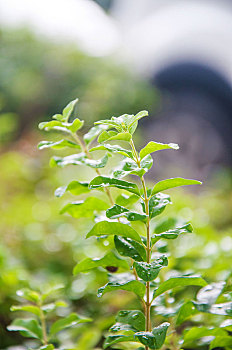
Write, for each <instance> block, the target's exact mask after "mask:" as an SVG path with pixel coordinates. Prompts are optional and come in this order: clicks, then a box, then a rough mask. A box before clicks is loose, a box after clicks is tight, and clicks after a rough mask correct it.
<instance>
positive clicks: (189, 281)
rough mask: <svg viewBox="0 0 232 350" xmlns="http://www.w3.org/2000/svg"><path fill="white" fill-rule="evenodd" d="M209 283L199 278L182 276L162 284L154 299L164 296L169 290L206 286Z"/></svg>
mask: <svg viewBox="0 0 232 350" xmlns="http://www.w3.org/2000/svg"><path fill="white" fill-rule="evenodd" d="M206 285H207V283H206V282H205V280H203V278H201V277H199V276H180V277H171V278H169V279H168V280H167V281H165V282H163V283H161V284H160V286H159V287H158V289H156V291H155V292H154V298H156V297H158V296H159V295H161V294H163V293H164V292H166V291H167V290H170V289H173V288H176V287H186V286H202V287H204V286H206Z"/></svg>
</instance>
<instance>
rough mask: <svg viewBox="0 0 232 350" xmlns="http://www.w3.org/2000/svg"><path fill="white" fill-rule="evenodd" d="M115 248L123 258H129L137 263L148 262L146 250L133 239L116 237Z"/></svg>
mask: <svg viewBox="0 0 232 350" xmlns="http://www.w3.org/2000/svg"><path fill="white" fill-rule="evenodd" d="M114 244H115V248H116V249H117V251H118V252H119V254H120V255H122V256H128V257H130V258H132V259H133V260H135V261H146V258H147V255H146V249H145V248H144V246H142V245H141V244H140V243H138V242H136V241H134V240H133V239H131V238H126V237H120V236H116V235H115V236H114Z"/></svg>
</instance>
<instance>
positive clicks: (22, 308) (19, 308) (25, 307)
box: [10, 305, 40, 316]
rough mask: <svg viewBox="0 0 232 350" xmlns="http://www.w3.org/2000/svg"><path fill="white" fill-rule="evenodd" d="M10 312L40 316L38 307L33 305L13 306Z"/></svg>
mask: <svg viewBox="0 0 232 350" xmlns="http://www.w3.org/2000/svg"><path fill="white" fill-rule="evenodd" d="M10 311H26V312H30V313H32V314H34V315H36V316H40V309H39V307H38V306H34V305H13V306H11V308H10Z"/></svg>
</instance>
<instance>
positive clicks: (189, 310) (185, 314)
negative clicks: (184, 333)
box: [176, 300, 198, 326]
mask: <svg viewBox="0 0 232 350" xmlns="http://www.w3.org/2000/svg"><path fill="white" fill-rule="evenodd" d="M197 313H198V311H197V310H196V308H195V307H194V304H193V303H192V301H190V300H189V301H187V302H186V303H184V304H183V305H182V306H181V308H180V309H179V311H178V314H177V320H176V325H177V326H179V325H180V324H182V323H183V322H184V321H186V320H187V319H188V318H189V317H191V316H193V315H195V314H197Z"/></svg>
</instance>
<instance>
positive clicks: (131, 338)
mask: <svg viewBox="0 0 232 350" xmlns="http://www.w3.org/2000/svg"><path fill="white" fill-rule="evenodd" d="M75 103H76V102H72V103H71V105H68V106H67V109H66V108H65V109H64V111H66V110H67V111H68V112H67V113H66V112H64V111H63V114H62V115H63V117H62V115H58V117H57V116H55V117H54V118H55V119H56V122H55V123H54V121H53V122H44V123H42V124H40V127H41V128H45V129H47V130H49V129H52V128H54V129H55V130H56V131H58V132H61V133H63V132H64V131H65V132H66V133H67V134H68V135H69V139H67V140H66V141H67V142H65V145H68V144H69V142H71V143H72V144H71V147H70V148H71V149H73V150H76V151H79V153H76V154H71V155H69V156H66V157H64V158H61V157H53V158H52V161H51V165H59V166H61V167H65V166H66V165H69V164H72V165H80V166H83V165H85V166H90V167H92V168H94V169H95V171H96V175H97V176H95V177H94V178H93V179H92V180H91V181H90V182H89V183H88V182H84V183H82V182H80V181H79V180H74V181H72V182H71V183H70V184H69V185H67V186H64V187H61V188H59V189H58V190H57V191H56V195H57V196H62V195H63V194H64V193H65V192H67V191H70V192H71V193H72V194H73V195H79V194H83V195H85V196H86V198H85V199H83V200H81V201H78V202H72V203H70V204H67V205H66V206H65V207H64V209H63V210H62V213H64V212H68V213H69V214H70V215H71V216H73V217H75V218H80V217H88V216H90V217H92V219H94V220H95V223H94V225H93V226H92V228H91V229H90V230H89V231H88V233H87V236H86V238H89V237H94V236H95V237H97V239H98V240H99V242H101V241H104V240H108V242H110V245H112V240H111V239H110V237H111V236H114V245H115V248H116V250H117V252H118V253H119V254H120V255H121V256H122V257H125V258H126V259H127V261H126V260H123V259H120V258H119V257H118V256H116V255H115V254H114V253H113V252H112V251H108V252H107V253H106V255H104V256H103V257H102V258H94V259H92V258H86V259H84V260H83V261H80V262H79V263H78V264H77V265H76V267H75V268H74V274H75V275H76V274H78V273H81V272H89V271H91V270H92V269H97V268H99V267H100V268H103V269H106V270H108V271H109V272H111V274H109V276H108V278H109V282H108V283H106V284H105V285H104V286H103V287H100V288H99V289H98V296H99V297H102V296H103V295H105V294H106V293H108V292H113V293H115V292H116V291H118V290H122V291H126V292H133V293H134V294H135V295H137V296H138V297H139V300H140V301H141V303H142V305H143V307H144V313H142V311H140V310H137V311H121V312H119V313H118V316H117V317H116V324H115V325H114V326H113V327H111V331H113V332H117V333H118V332H119V334H117V335H113V336H112V335H109V336H108V337H107V338H106V340H105V343H104V348H107V347H111V346H113V345H114V344H118V343H127V342H129V343H131V344H134V343H140V344H141V345H142V346H145V350H147V349H160V348H161V347H162V346H163V344H164V343H165V342H166V343H167V347H170V348H172V349H174V347H172V346H173V345H170V344H176V345H175V346H176V347H175V349H179V348H180V347H179V346H177V343H179V341H180V340H181V339H179V340H178V338H177V337H178V336H177V334H176V333H175V332H174V331H173V329H174V328H175V325H179V324H182V323H183V322H184V321H185V320H186V319H188V318H190V317H192V316H194V315H195V314H196V313H198V311H200V312H208V313H216V314H221V315H222V314H223V315H225V314H226V315H230V310H231V302H230V301H228V302H222V303H221V304H214V302H215V300H216V299H217V297H218V296H219V295H220V293H221V291H222V289H221V287H220V286H221V284H220V286H219V285H218V284H217V285H215V286H212V287H210V286H209V285H207V282H206V281H205V280H204V279H203V278H202V277H201V276H198V275H192V274H184V273H182V274H179V275H176V274H175V275H174V276H169V277H166V278H163V276H164V273H163V270H165V268H167V266H168V257H169V255H168V254H164V252H166V250H165V249H166V245H162V244H163V243H162V242H165V240H173V239H175V238H178V237H179V236H181V235H182V234H185V233H191V232H192V226H191V224H189V223H181V224H179V225H177V226H176V227H175V226H174V227H173V224H171V225H169V224H167V223H166V224H159V222H158V224H155V221H154V223H153V219H156V220H157V216H159V215H160V214H162V213H163V211H164V210H165V208H166V207H167V205H168V204H171V199H170V197H169V195H167V194H163V193H162V191H165V190H167V189H169V188H174V187H179V186H186V185H197V184H201V182H200V181H197V180H189V179H184V178H180V177H178V178H170V179H167V180H162V181H159V182H157V183H155V184H154V185H153V186H151V187H147V184H146V182H145V178H144V175H145V173H146V172H148V171H149V169H150V168H151V167H152V165H153V159H152V157H151V155H150V154H151V153H153V152H156V151H159V150H177V149H178V148H179V147H178V145H176V144H172V143H170V144H162V143H157V142H153V141H151V142H149V143H148V144H147V146H145V147H144V148H143V149H142V150H141V151H140V152H137V150H136V148H135V145H134V141H133V134H134V132H135V130H136V128H137V126H138V121H139V120H140V119H141V118H143V117H145V116H147V115H148V113H147V112H146V111H142V112H139V113H137V114H136V115H131V114H123V115H121V116H120V117H112V118H111V119H109V120H100V121H98V122H96V123H95V124H96V126H94V127H93V128H92V129H90V131H88V132H87V134H85V135H84V136H83V137H82V136H81V135H80V134H79V133H76V131H78V130H79V128H81V127H82V126H83V123H82V122H81V121H80V120H79V119H78V118H76V119H74V120H73V122H72V123H70V122H69V117H70V113H73V107H72V106H74V105H75ZM69 110H70V112H69ZM76 120H77V121H76ZM75 121H76V122H75ZM70 124H71V125H70ZM73 125H77V126H76V127H74V126H73ZM97 137H98V143H99V145H97V146H94V147H92V148H90V144H91V143H92V142H93V141H94V140H95V139H96V138H97ZM116 141H117V142H118V141H119V142H120V144H119V145H118V144H115V142H116ZM58 142H59V141H58ZM62 142H63V140H61V145H62ZM106 142H107V143H106ZM109 142H110V143H109ZM111 142H113V144H111ZM73 143H75V144H76V145H77V148H76V149H75V147H73ZM121 143H123V144H124V146H123V147H122V146H121ZM43 145H46V143H43V144H42V147H43ZM58 147H59V146H58ZM40 148H41V146H40ZM95 151H98V152H100V151H103V152H104V153H105V154H104V156H103V158H101V159H100V160H95V158H94V157H93V156H92V154H93V152H95ZM109 154H110V155H112V156H114V155H120V156H123V159H122V160H121V161H120V162H118V164H117V166H116V168H115V167H111V174H112V175H111V176H109V175H107V174H106V175H105V174H102V173H101V171H100V170H99V169H100V168H105V167H106V164H107V161H108V157H109V156H108V155H109ZM128 175H134V176H137V178H138V180H139V183H140V185H139V183H137V182H132V181H125V180H122V179H121V178H123V177H125V176H128ZM111 187H113V188H115V190H117V191H118V190H120V191H127V192H130V193H132V195H131V196H128V195H125V194H124V192H122V193H120V195H118V196H117V198H116V199H114V196H113V193H114V192H112V193H111V190H110V188H111ZM94 190H101V197H102V196H105V198H107V201H105V200H102V199H100V198H98V194H97V192H92V191H94ZM90 192H92V194H91V196H90ZM98 193H100V192H98ZM139 209H140V210H139ZM103 212H105V216H104V215H103ZM138 222H140V226H136V224H137V223H138ZM170 223H171V222H170ZM143 228H144V229H143ZM160 242H161V243H162V244H160ZM155 248H156V249H157V251H156V252H154V249H155ZM128 258H130V259H128ZM129 266H130V267H131V272H128V271H127V272H121V271H120V270H119V271H118V269H123V270H128V267H129ZM187 286H196V287H203V290H201V291H200V292H199V293H198V295H197V300H196V301H194V300H192V301H191V300H189V301H186V302H182V303H179V304H178V303H177V304H176V305H175V307H173V308H168V305H167V303H166V301H165V300H166V299H167V298H166V296H168V293H173V295H175V294H176V293H177V292H176V291H181V290H182V288H183V287H187ZM204 288H205V289H204ZM212 288H213V290H214V289H215V292H214V291H212ZM151 293H153V297H152V298H151ZM212 294H213V295H214V296H212ZM207 295H209V298H207ZM215 298H216V299H215ZM206 299H207V301H206ZM206 305H207V306H206ZM219 309H220V310H223V311H220V313H219V311H218V310H219ZM153 310H154V311H155V312H156V313H157V315H161V316H163V317H164V320H165V318H166V319H168V321H169V322H164V323H162V324H160V325H158V326H157V323H156V322H154V320H153V318H152V317H151V316H152V312H153ZM215 310H216V311H215ZM173 316H174V317H173ZM175 316H176V317H175ZM157 321H158V322H159V320H158V319H157ZM57 322H59V321H57ZM60 323H62V322H60ZM64 323H65V322H64ZM155 324H156V326H155V327H154V325H155ZM170 325H171V326H170ZM169 326H170V328H171V331H168V328H169ZM167 332H168V333H167ZM223 332H225V333H223V336H224V335H225V336H226V334H227V333H226V330H223ZM221 334H222V333H220V335H221ZM166 335H167V337H166ZM215 339H216V338H215ZM183 341H184V342H185V338H183ZM215 342H216V341H215ZM225 342H226V341H225ZM140 348H141V346H140ZM142 349H143V347H142Z"/></svg>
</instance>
